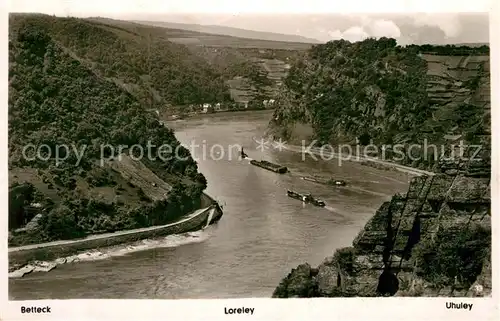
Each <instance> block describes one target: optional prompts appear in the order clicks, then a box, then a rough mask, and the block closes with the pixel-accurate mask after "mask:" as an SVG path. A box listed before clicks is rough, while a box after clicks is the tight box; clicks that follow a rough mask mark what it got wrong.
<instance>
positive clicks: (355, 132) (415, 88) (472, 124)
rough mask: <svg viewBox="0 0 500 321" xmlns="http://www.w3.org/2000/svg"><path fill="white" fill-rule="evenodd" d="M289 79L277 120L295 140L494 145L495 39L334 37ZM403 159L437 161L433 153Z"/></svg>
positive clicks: (275, 128) (426, 164) (278, 130)
mask: <svg viewBox="0 0 500 321" xmlns="http://www.w3.org/2000/svg"><path fill="white" fill-rule="evenodd" d="M284 84H285V86H284V88H283V90H282V92H281V93H280V96H279V98H278V107H277V109H276V111H275V114H274V118H273V120H272V122H271V124H270V125H271V129H272V133H273V134H274V135H275V136H279V137H283V138H285V139H287V140H292V141H293V140H300V139H306V140H310V141H312V140H313V139H316V140H318V143H319V144H324V143H333V144H344V143H347V144H355V143H356V139H358V140H359V141H360V143H361V144H362V145H366V144H368V143H370V142H373V143H374V144H376V145H379V146H380V145H382V144H385V145H394V144H403V145H405V146H407V145H408V144H411V143H423V141H424V140H425V139H427V140H428V142H429V143H440V144H446V143H453V141H451V142H450V141H449V140H450V137H452V140H457V139H463V140H464V141H465V142H466V143H478V142H481V143H482V144H487V145H489V133H490V103H489V48H488V47H487V46H481V47H475V48H469V47H465V46H460V47H455V46H449V45H448V46H431V45H424V46H415V45H411V46H407V47H401V46H397V44H396V41H395V40H394V39H388V38H380V39H378V40H375V39H367V40H365V41H362V42H356V43H350V42H348V41H345V40H339V41H331V42H328V43H326V44H322V45H315V46H314V47H313V48H312V49H311V50H309V51H308V52H307V54H306V55H305V57H304V59H302V60H299V61H298V62H297V63H295V64H294V65H293V66H292V68H291V70H290V72H289V74H288V76H287V77H286V78H285V80H284ZM388 152H390V150H389V151H388ZM431 152H432V151H431ZM403 162H407V164H409V165H412V166H415V167H421V168H435V166H437V163H435V162H434V161H433V157H429V159H427V160H423V161H421V162H419V161H417V162H411V161H409V160H406V159H405V160H403Z"/></svg>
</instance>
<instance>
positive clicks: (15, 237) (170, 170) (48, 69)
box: [8, 16, 222, 245]
mask: <svg viewBox="0 0 500 321" xmlns="http://www.w3.org/2000/svg"><path fill="white" fill-rule="evenodd" d="M51 19H52V21H51ZM49 26H50V28H49ZM73 28H74V29H73ZM14 30H15V31H12V32H11V33H10V34H9V132H8V134H9V184H10V193H9V197H10V202H9V230H10V231H11V232H12V234H11V235H10V238H9V244H11V245H20V244H26V243H33V242H42V241H48V240H55V239H68V238H74V237H80V236H83V235H86V234H89V233H99V232H105V231H116V230H121V229H129V228H136V227H143V226H149V225H157V224H162V223H165V222H170V221H172V220H174V219H176V218H178V217H179V216H181V215H183V214H185V213H187V212H189V211H191V210H192V209H193V208H195V207H197V206H199V204H200V195H201V193H202V191H203V190H204V189H205V187H206V180H205V178H204V176H203V175H202V174H200V173H198V171H197V165H196V162H195V161H194V160H193V159H192V158H191V157H190V155H189V151H188V150H186V149H185V148H183V147H180V148H179V155H180V156H181V157H185V158H184V159H180V158H175V157H170V159H169V160H165V161H161V160H160V159H158V158H156V160H155V159H143V161H142V163H143V164H144V165H146V166H143V165H141V162H136V163H132V164H135V165H133V166H132V167H130V166H129V168H131V170H133V171H136V173H134V172H132V174H131V177H132V178H133V177H135V176H136V177H144V176H148V177H152V178H155V179H156V180H160V181H165V182H166V183H168V184H169V185H170V186H171V190H170V192H169V194H168V197H166V198H165V199H160V200H159V199H156V200H155V199H153V197H152V196H151V195H154V193H149V192H148V191H147V188H150V189H154V187H151V186H149V185H151V184H150V183H147V184H146V185H144V184H143V185H142V187H141V186H138V185H137V184H136V183H133V179H127V178H126V177H124V176H123V173H120V168H118V169H115V168H114V167H113V168H112V166H107V164H104V165H106V166H102V164H100V162H99V160H100V159H101V157H102V156H105V157H108V156H109V154H111V151H110V147H108V148H107V149H106V150H105V153H104V154H103V149H102V146H103V145H106V146H113V148H114V149H115V152H114V155H115V156H117V155H118V154H119V153H118V151H117V150H116V149H118V147H119V146H120V145H128V146H131V145H134V144H139V145H141V146H143V147H144V148H146V146H147V145H148V142H150V143H151V145H152V147H151V155H157V148H158V146H160V145H163V144H168V145H169V146H171V147H172V148H173V150H175V148H177V147H178V146H179V142H178V141H177V140H176V138H175V136H174V134H173V132H172V131H171V130H170V129H168V128H166V127H164V126H163V125H161V124H160V123H159V122H158V119H156V117H155V116H154V114H152V113H148V112H146V111H145V107H144V105H143V101H141V100H140V99H137V97H136V96H135V95H133V94H131V93H129V92H127V91H126V90H124V88H123V86H118V85H117V84H116V83H115V82H114V81H113V80H112V78H113V77H110V73H113V72H114V75H115V76H118V75H119V76H120V77H123V79H126V78H125V77H127V76H129V77H133V75H134V74H141V73H142V72H143V71H145V70H144V69H136V68H145V66H147V61H146V60H142V61H141V60H140V59H146V58H144V53H143V52H141V51H140V48H139V47H137V48H136V50H138V51H137V52H136V56H134V57H135V58H137V60H135V58H133V59H130V60H128V61H135V62H137V65H134V64H129V63H128V61H125V60H124V59H123V60H122V59H118V58H119V57H121V56H123V57H125V56H128V55H131V54H132V53H131V51H128V49H130V48H132V47H131V46H132V43H133V40H130V42H129V43H127V42H124V41H123V40H120V39H118V38H116V37H115V36H114V35H113V33H111V32H108V31H103V30H100V29H99V28H96V27H92V26H90V25H88V24H86V23H85V22H80V21H78V20H76V19H60V20H58V19H55V18H54V19H53V18H47V17H46V16H41V17H31V18H27V19H23V20H22V21H16V25H15V28H14ZM69 34H71V36H69ZM66 35H68V36H66ZM103 37H109V38H103ZM61 42H63V43H64V44H63V45H62V44H61ZM77 43H78V46H77ZM99 44H102V45H99ZM129 45H130V46H129ZM162 46H163V45H160V47H157V48H156V49H155V50H153V51H154V52H155V53H154V55H159V51H158V50H161V49H167V48H165V47H162ZM78 48H79V49H78ZM120 48H121V49H120ZM173 48H175V50H182V49H181V48H177V47H173ZM164 54H165V55H166V56H167V57H168V55H172V57H174V56H175V55H176V54H175V51H174V49H172V51H170V52H169V51H166V52H164ZM162 57H164V56H162ZM158 59H160V57H158ZM161 59H165V58H161ZM172 59H180V58H172ZM154 60H155V59H152V60H151V63H152V64H153V65H154V66H156V67H154V68H152V70H154V71H153V72H152V75H153V77H152V79H155V80H156V81H161V82H162V83H166V82H167V81H168V80H169V78H168V77H169V76H167V75H170V76H173V75H181V78H180V79H182V74H185V75H187V74H186V73H188V72H193V73H194V75H195V76H194V77H192V78H189V80H185V81H188V82H189V84H191V86H194V87H196V88H195V89H193V92H194V93H195V95H198V96H196V97H198V98H199V97H202V96H204V95H205V94H206V95H214V94H216V93H217V90H216V88H219V87H218V85H217V79H215V80H214V79H212V82H210V81H209V80H208V79H202V76H203V75H205V76H207V77H208V75H209V74H210V71H209V70H208V69H206V70H204V69H203V68H201V67H200V69H199V70H197V71H194V69H196V66H191V67H189V68H194V69H189V70H183V68H184V67H185V68H188V67H187V62H185V63H186V65H185V66H184V67H183V66H182V63H183V62H182V61H177V62H178V63H179V65H175V64H172V63H169V64H166V63H165V64H163V63H162V62H165V60H160V61H158V60H156V61H154ZM111 61H113V62H115V64H113V65H110V64H105V63H104V62H108V63H111ZM92 66H93V67H92ZM110 66H111V67H112V68H111V69H109V67H110ZM113 66H114V67H113ZM140 66H143V67H140ZM196 75H198V77H197V76H196ZM193 79H194V80H193ZM182 81H184V80H182ZM196 81H199V82H205V81H207V84H206V86H207V87H203V86H201V85H199V84H196ZM221 88H222V87H221ZM188 89H189V87H188ZM175 90H178V88H175V87H168V86H167V88H166V89H165V91H163V92H162V93H161V95H165V97H167V96H168V97H171V98H172V99H174V100H175V99H184V98H181V97H182V94H177V93H176V91H175ZM175 97H177V98H175ZM207 97H208V96H207ZM198 98H196V99H198ZM189 99H191V98H189ZM192 99H195V98H192ZM200 99H201V98H200ZM207 99H208V98H207ZM29 144H32V146H35V147H39V146H42V145H44V146H46V147H45V148H43V149H41V150H40V154H39V157H38V158H36V159H34V160H31V158H27V157H24V156H23V150H24V148H25V147H26V146H28V145H29ZM62 145H66V146H68V147H69V151H68V150H66V151H65V149H64V148H58V146H62ZM75 149H76V150H77V151H78V153H81V155H83V157H82V159H81V162H80V163H77V161H78V157H77V156H76V155H77V154H76V151H75ZM82 151H83V152H82ZM57 152H59V156H60V157H65V156H68V157H67V158H66V160H64V161H63V162H62V163H59V164H56V162H55V158H54V157H55V155H56V153H57ZM124 152H125V153H127V152H128V150H127V149H125V150H124ZM26 154H28V156H30V157H31V156H33V150H31V152H30V151H27V152H26ZM136 156H137V155H136ZM168 156H169V155H164V157H165V158H166V157H168ZM170 156H173V155H170ZM41 158H44V159H45V160H42V159H41ZM145 158H146V157H145ZM146 181H147V180H146ZM150 181H154V180H152V179H151V180H150ZM165 188H167V189H168V187H165ZM35 214H38V216H40V217H39V220H38V221H37V223H36V224H35V225H36V228H33V229H31V228H30V229H28V230H26V229H25V230H22V229H21V230H20V231H18V232H16V230H18V228H19V227H21V226H24V225H25V224H26V222H28V221H30V220H31V218H33V216H34V215H35ZM38 216H37V217H38Z"/></svg>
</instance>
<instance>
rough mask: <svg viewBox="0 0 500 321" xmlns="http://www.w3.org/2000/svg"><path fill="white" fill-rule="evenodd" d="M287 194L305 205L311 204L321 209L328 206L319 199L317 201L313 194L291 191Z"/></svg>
mask: <svg viewBox="0 0 500 321" xmlns="http://www.w3.org/2000/svg"><path fill="white" fill-rule="evenodd" d="M286 194H287V195H288V197H291V198H295V199H298V200H300V201H302V202H304V203H311V204H313V205H315V206H319V207H324V206H325V205H326V204H325V202H323V201H322V200H319V199H315V198H314V197H312V195H311V194H300V193H296V192H294V191H290V190H288V191H287V192H286Z"/></svg>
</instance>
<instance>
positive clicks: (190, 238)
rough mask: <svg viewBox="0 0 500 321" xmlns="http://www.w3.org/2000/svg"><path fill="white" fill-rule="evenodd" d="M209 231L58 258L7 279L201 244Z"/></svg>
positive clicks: (31, 265)
mask: <svg viewBox="0 0 500 321" xmlns="http://www.w3.org/2000/svg"><path fill="white" fill-rule="evenodd" d="M209 230H210V228H206V229H203V230H202V231H195V232H187V233H183V234H174V235H169V236H166V237H162V238H156V239H145V240H141V241H137V242H134V243H130V244H121V245H116V246H111V247H108V248H103V249H99V250H89V251H84V252H82V253H79V254H76V255H72V256H67V257H64V258H58V259H56V260H54V261H50V262H46V261H37V262H34V263H32V264H28V265H25V266H23V267H22V268H20V269H18V270H16V271H13V272H10V273H9V277H10V278H16V277H22V276H24V275H26V274H28V273H31V272H49V271H51V270H53V269H54V268H55V267H56V266H57V265H61V264H68V263H77V262H88V261H97V260H105V259H109V258H112V257H119V256H125V255H127V254H130V253H134V252H140V251H146V250H151V249H154V248H174V247H179V246H182V245H186V244H191V243H201V242H204V241H205V240H207V239H208V237H209V236H210V233H209Z"/></svg>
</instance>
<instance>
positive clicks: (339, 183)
mask: <svg viewBox="0 0 500 321" xmlns="http://www.w3.org/2000/svg"><path fill="white" fill-rule="evenodd" d="M302 179H303V180H305V181H309V182H314V183H318V184H323V185H331V186H345V185H346V182H345V181H343V180H340V179H332V178H331V179H321V178H316V177H310V176H304V177H302Z"/></svg>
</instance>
